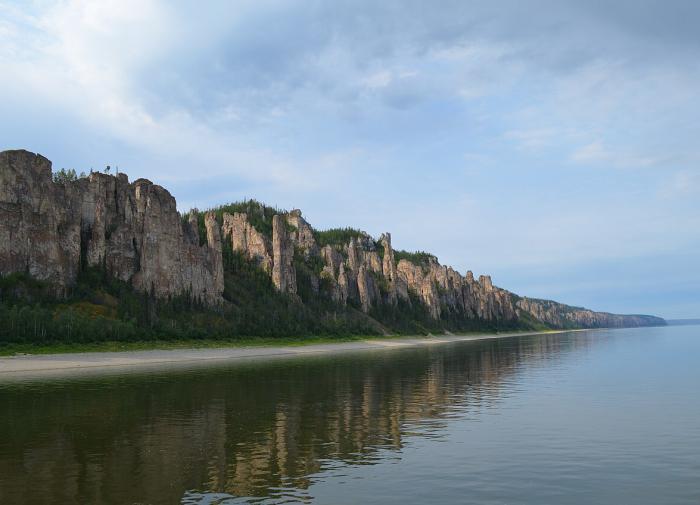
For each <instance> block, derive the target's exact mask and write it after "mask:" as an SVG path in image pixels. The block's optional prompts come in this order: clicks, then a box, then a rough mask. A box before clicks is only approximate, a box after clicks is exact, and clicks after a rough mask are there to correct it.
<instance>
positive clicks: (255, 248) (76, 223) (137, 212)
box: [0, 151, 663, 328]
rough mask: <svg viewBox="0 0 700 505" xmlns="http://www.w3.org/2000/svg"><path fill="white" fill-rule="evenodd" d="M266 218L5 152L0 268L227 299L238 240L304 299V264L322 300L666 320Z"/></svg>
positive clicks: (512, 314)
mask: <svg viewBox="0 0 700 505" xmlns="http://www.w3.org/2000/svg"><path fill="white" fill-rule="evenodd" d="M260 210H261V211H262V207H261V209H260ZM261 215H262V216H263V217H265V215H264V212H263V213H262V214H261ZM252 217H253V218H255V219H258V220H257V221H255V222H258V223H259V222H260V220H259V218H260V216H259V215H257V214H256V215H253V216H252ZM269 217H270V216H269V215H268V216H267V218H266V219H268V221H263V224H264V226H265V227H266V229H265V230H258V229H256V227H255V226H253V225H252V224H251V219H249V216H248V215H247V214H246V213H243V212H234V213H227V212H222V213H221V215H220V216H219V220H217V217H216V216H215V214H214V213H211V212H209V213H205V214H201V213H199V212H197V211H196V210H195V211H193V212H191V213H190V214H189V215H188V216H186V217H185V218H184V219H183V218H181V216H180V214H179V213H178V211H177V207H176V203H175V199H174V198H173V197H172V195H171V194H170V193H169V192H168V191H167V190H165V189H164V188H162V187H160V186H158V185H156V184H153V183H152V182H151V181H149V180H146V179H139V180H137V181H135V182H132V183H130V182H129V180H128V178H127V176H126V175H125V174H116V175H108V174H103V173H91V174H90V175H89V176H87V177H84V178H80V179H78V180H75V181H69V182H64V183H57V182H54V181H53V178H52V172H51V162H50V161H49V160H47V159H46V158H44V157H42V156H40V155H37V154H33V153H30V152H28V151H5V152H2V153H0V273H1V274H3V275H6V274H9V273H13V272H23V273H27V274H29V275H31V276H32V277H34V278H36V279H41V280H44V281H47V282H48V283H49V284H50V285H51V286H52V287H53V289H54V291H55V293H56V295H57V296H64V295H65V294H66V293H67V291H68V290H69V288H70V287H71V286H72V285H73V284H74V283H75V282H76V279H77V276H78V273H79V271H80V269H81V268H84V267H86V266H93V267H99V268H104V269H105V270H106V272H108V273H109V274H111V275H112V276H114V277H116V278H118V279H120V280H122V281H127V282H130V283H131V284H132V285H133V286H134V287H135V288H136V289H137V290H139V291H142V292H147V293H151V294H153V296H155V297H158V298H167V297H172V296H175V295H181V294H184V295H187V296H190V297H192V298H194V299H197V300H200V301H202V302H203V303H205V304H208V305H217V304H220V303H223V300H222V293H223V291H224V276H225V271H224V265H223V250H224V247H229V245H230V248H231V249H232V250H233V251H234V252H238V253H241V254H242V255H243V256H244V257H245V258H247V259H248V260H251V261H253V262H254V264H256V265H257V266H258V267H259V268H260V269H262V270H263V271H264V272H266V273H267V274H268V275H269V276H270V278H271V281H272V284H273V285H274V286H275V288H276V289H277V290H278V291H279V292H281V293H284V294H287V295H289V296H291V297H292V298H293V299H294V300H295V301H296V302H298V303H302V302H303V300H302V299H301V298H300V297H299V296H298V295H297V292H298V288H299V286H298V272H297V266H299V265H301V266H303V267H304V279H305V282H307V283H308V286H310V289H311V292H312V293H314V296H320V297H327V298H329V299H331V300H333V301H334V302H336V303H337V304H338V305H340V306H346V305H348V304H350V305H352V306H353V307H356V308H357V309H359V310H361V311H362V312H364V313H372V310H373V308H379V307H384V308H387V307H388V308H389V310H394V309H396V307H397V306H403V307H405V306H408V307H412V308H415V305H414V304H415V303H418V304H419V305H422V306H423V308H424V309H425V310H426V313H427V314H428V315H429V317H431V318H433V319H435V320H447V319H448V318H450V319H452V320H454V319H455V318H458V319H459V320H461V321H464V320H474V321H479V322H486V323H498V324H499V325H502V324H506V325H511V326H516V325H517V324H518V322H519V321H527V322H529V323H531V322H532V321H533V320H534V321H536V322H539V323H541V324H544V325H546V326H549V327H556V328H569V327H583V328H589V327H618V326H642V325H650V324H663V320H661V319H659V318H653V317H650V316H622V315H616V314H608V313H602V312H593V311H590V310H587V309H581V308H576V307H569V306H567V305H563V304H560V303H557V302H552V301H547V300H533V299H528V298H521V297H518V296H516V295H514V294H512V293H510V292H509V291H506V290H504V289H501V288H499V287H496V286H494V285H493V282H492V281H491V277H490V276H488V275H481V276H479V278H478V280H476V279H475V278H474V275H473V274H472V272H471V271H468V272H467V273H466V274H465V275H462V274H460V273H459V272H457V271H456V270H455V269H453V268H452V267H449V266H445V265H441V264H440V263H439V262H438V260H437V258H436V257H435V256H431V255H429V254H426V253H421V254H415V255H411V254H408V253H405V252H403V251H399V252H400V253H401V255H403V258H402V259H399V260H397V254H398V253H397V252H396V251H395V250H394V249H393V247H392V242H391V235H390V234H389V233H385V234H383V235H382V236H381V237H380V238H379V240H374V239H373V238H372V237H370V236H369V235H368V234H366V233H364V232H358V231H356V230H349V231H348V230H346V231H347V232H348V233H349V235H348V234H345V235H342V234H341V235H340V236H341V237H343V238H342V240H341V239H336V240H335V241H333V242H332V243H326V244H325V245H322V243H319V242H318V241H317V238H316V232H315V230H314V229H313V228H312V226H311V225H310V224H309V223H308V222H307V221H306V220H305V219H304V218H303V217H302V213H301V211H300V210H293V211H291V212H288V213H286V212H279V213H276V214H274V215H273V216H272V220H271V223H270V221H269ZM270 224H271V230H270V226H269V225H270ZM266 233H267V235H266ZM348 237H349V238H348ZM406 257H408V258H409V259H410V261H409V260H407V259H404V258H406Z"/></svg>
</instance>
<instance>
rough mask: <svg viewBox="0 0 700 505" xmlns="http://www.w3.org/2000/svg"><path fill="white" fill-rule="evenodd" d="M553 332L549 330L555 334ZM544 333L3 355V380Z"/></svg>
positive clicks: (0, 371)
mask: <svg viewBox="0 0 700 505" xmlns="http://www.w3.org/2000/svg"><path fill="white" fill-rule="evenodd" d="M551 333H553V332H547V334H551ZM539 334H542V332H521V333H500V334H493V333H490V334H483V335H464V336H460V335H450V336H447V335H440V336H438V337H413V338H410V337H407V338H391V339H371V340H369V339H368V340H359V341H352V342H338V343H328V344H309V345H301V346H279V347H228V348H226V347H223V348H211V349H172V350H148V351H124V352H85V353H71V354H43V355H42V354H38V355H23V356H11V357H3V358H0V379H3V378H5V379H7V378H12V377H18V376H22V377H33V376H36V377H39V376H43V375H56V374H58V375H60V374H61V373H62V372H76V371H82V370H86V371H87V370H90V371H100V370H105V371H118V370H120V369H124V368H126V369H137V368H141V369H143V368H153V367H157V368H163V367H166V368H168V367H175V366H177V365H183V364H184V365H191V364H202V363H204V364H206V363H212V362H226V361H236V360H250V359H266V358H275V357H285V356H288V357H293V356H305V355H314V354H323V353H337V352H349V351H365V350H378V349H389V348H400V347H410V346H423V345H438V344H446V343H452V342H461V341H469V340H484V339H493V338H505V337H517V336H526V335H539Z"/></svg>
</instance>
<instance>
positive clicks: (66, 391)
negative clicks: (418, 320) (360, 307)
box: [0, 334, 599, 504]
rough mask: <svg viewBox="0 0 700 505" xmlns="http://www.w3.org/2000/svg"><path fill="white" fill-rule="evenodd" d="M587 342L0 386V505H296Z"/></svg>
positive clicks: (561, 340)
mask: <svg viewBox="0 0 700 505" xmlns="http://www.w3.org/2000/svg"><path fill="white" fill-rule="evenodd" d="M591 335H594V334H589V335H588V336H585V335H584V334H567V335H551V336H534V337H521V338H506V339H500V340H489V341H482V342H471V343H460V344H450V345H444V346H430V347H422V348H411V349H401V350H391V351H381V352H365V353H358V354H353V355H336V356H332V357H328V356H326V357H317V358H305V359H294V360H289V361H277V362H272V363H268V364H266V365H262V364H247V365H237V366H228V367H221V368H214V369H211V368H210V369H199V370H192V371H187V372H178V373H176V374H172V373H171V374H166V373H158V374H147V375H141V376H127V377H103V378H99V379H97V378H91V379H83V380H70V381H54V382H51V383H27V384H19V385H18V384H12V385H9V384H8V385H5V386H2V385H0V402H1V405H2V416H0V503H3V504H13V503H42V504H50V503H57V504H58V503H60V504H68V503H80V504H86V503H108V504H111V503H114V504H123V503H153V504H159V503H168V504H170V503H188V504H189V503H236V502H237V501H234V500H233V499H232V497H259V498H260V499H261V500H264V501H263V502H268V501H269V500H270V499H272V500H273V501H275V502H280V501H284V500H286V499H290V498H293V499H295V500H301V501H306V500H309V499H311V496H310V495H309V493H308V491H307V490H308V489H309V486H310V485H311V483H312V482H313V481H314V479H317V478H322V477H321V476H320V474H322V473H323V472H329V471H334V472H336V473H338V472H339V473H341V474H342V471H343V468H346V467H347V465H371V464H373V463H375V462H377V461H386V460H387V459H388V458H400V457H401V450H402V447H403V445H404V444H405V443H406V441H407V440H410V439H411V437H429V438H434V439H436V440H440V439H441V437H443V436H444V433H445V430H444V428H445V425H446V423H448V422H449V421H450V419H451V418H453V417H456V416H458V417H462V418H464V417H469V416H478V414H479V412H481V411H483V410H484V409H489V408H495V407H497V406H498V404H499V402H503V401H504V400H505V399H507V397H508V396H509V395H511V394H514V393H515V392H517V387H518V386H517V380H516V378H517V375H518V373H519V371H521V370H523V369H530V368H533V367H539V366H550V365H551V364H552V362H556V361H557V360H559V359H560V358H561V357H562V355H563V354H564V353H567V352H570V351H572V350H577V349H583V348H585V347H587V346H590V345H595V343H596V342H597V341H599V340H598V339H597V338H596V337H591ZM248 499H250V498H248Z"/></svg>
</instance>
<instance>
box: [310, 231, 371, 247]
mask: <svg viewBox="0 0 700 505" xmlns="http://www.w3.org/2000/svg"><path fill="white" fill-rule="evenodd" d="M366 236H367V234H366V233H365V232H363V231H360V230H357V229H355V228H331V229H330V230H322V231H320V230H314V238H315V239H316V243H317V244H318V246H319V247H324V246H326V245H332V246H333V245H335V246H344V245H347V244H348V243H349V242H350V239H351V238H362V237H366Z"/></svg>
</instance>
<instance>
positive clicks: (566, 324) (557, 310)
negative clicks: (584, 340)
mask: <svg viewBox="0 0 700 505" xmlns="http://www.w3.org/2000/svg"><path fill="white" fill-rule="evenodd" d="M516 305H517V308H518V310H519V311H525V312H527V313H529V314H530V315H532V316H533V317H534V318H535V319H537V320H538V321H541V322H543V323H545V324H547V325H549V326H551V327H553V328H631V327H639V326H659V325H663V324H665V321H664V320H663V319H661V318H659V317H655V316H646V315H621V314H610V313H607V312H594V311H592V310H588V309H583V308H580V307H571V306H569V305H564V304H563V303H558V302H553V301H551V300H538V299H531V298H520V299H519V300H518V301H517V303H516Z"/></svg>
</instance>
